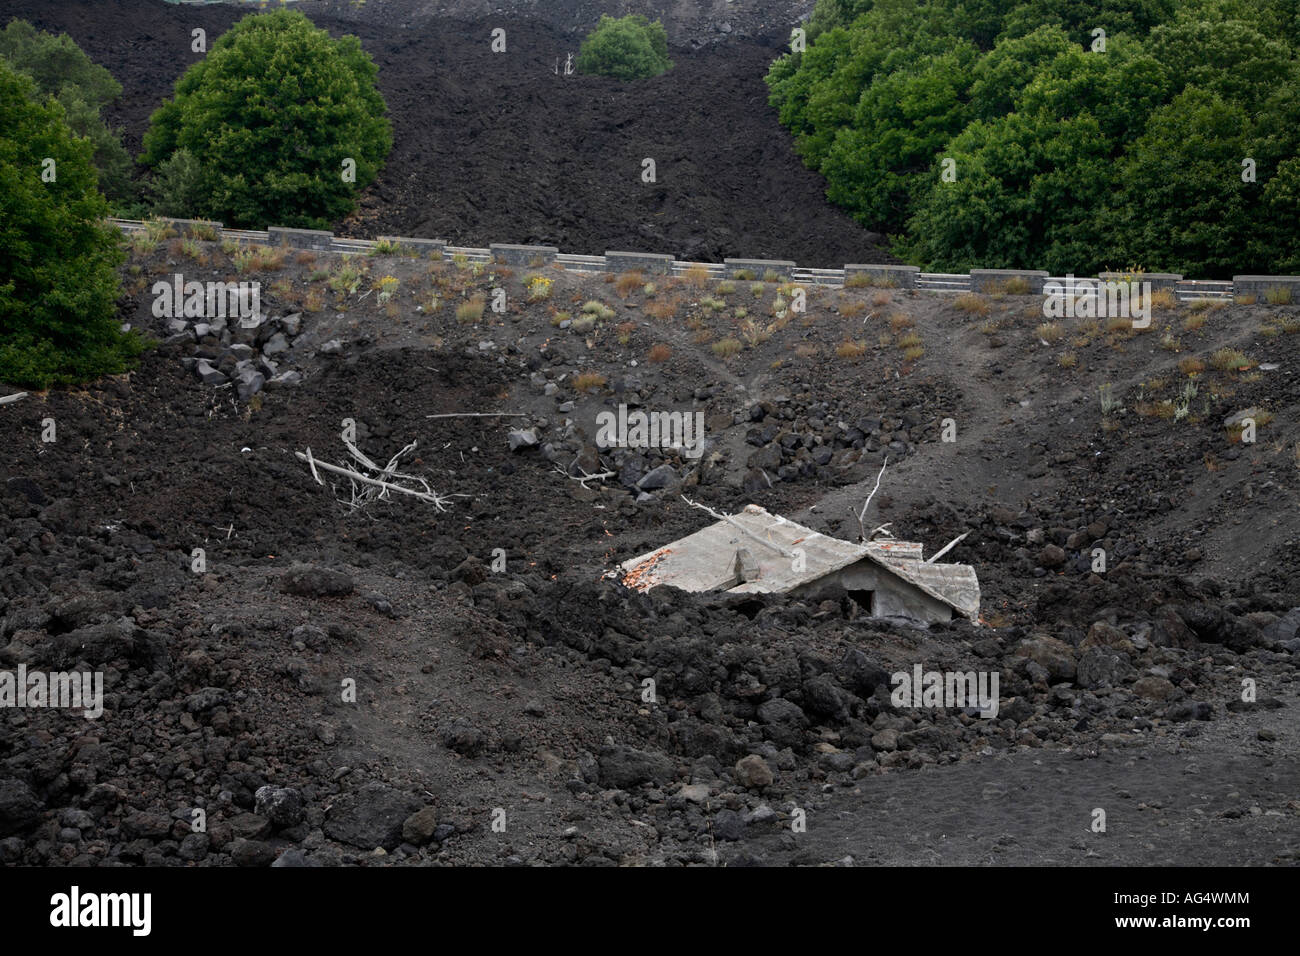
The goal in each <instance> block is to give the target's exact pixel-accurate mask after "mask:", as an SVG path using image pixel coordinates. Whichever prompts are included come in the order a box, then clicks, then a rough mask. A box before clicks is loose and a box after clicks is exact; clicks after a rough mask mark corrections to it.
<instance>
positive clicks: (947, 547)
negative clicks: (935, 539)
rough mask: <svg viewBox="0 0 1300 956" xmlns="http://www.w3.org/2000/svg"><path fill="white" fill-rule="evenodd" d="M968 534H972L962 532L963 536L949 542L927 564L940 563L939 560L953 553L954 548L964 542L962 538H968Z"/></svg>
mask: <svg viewBox="0 0 1300 956" xmlns="http://www.w3.org/2000/svg"><path fill="white" fill-rule="evenodd" d="M968 534H970V532H969V531H964V532H962V533H961V534H959V535H957V537H955V538H953V539H952V540H951V541H949V542H948V543H947V544H945V545H944V546H943V547H942V548H940V549H939V550H938V551H936V552H935V553H934V554H932V555H931V556H930V557H929V558H927V559H926V562H925V563H926V564H933V563H934V562H936V561H938V560H939V559H940V558H942V557H943V556H944V555H945V554H947V553H948V552H949V551H951V550H952V549H953V548H955V547H956V546H957V544H958V543H959V542H960V541H961V540H962V538H964V537H966V535H968Z"/></svg>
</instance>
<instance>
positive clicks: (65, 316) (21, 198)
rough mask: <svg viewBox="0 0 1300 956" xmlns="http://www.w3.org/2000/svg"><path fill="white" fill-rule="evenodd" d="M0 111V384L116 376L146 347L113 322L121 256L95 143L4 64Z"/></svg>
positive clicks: (42, 385) (0, 74) (34, 385)
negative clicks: (45, 166)
mask: <svg viewBox="0 0 1300 956" xmlns="http://www.w3.org/2000/svg"><path fill="white" fill-rule="evenodd" d="M0 116H3V117H4V123H3V125H0V210H2V211H3V214H2V215H0V381H4V382H7V383H10V384H13V385H25V386H29V387H32V388H48V387H49V386H51V385H71V384H76V383H80V382H84V381H87V380H89V379H93V378H96V377H98V376H101V375H110V374H116V373H119V372H123V371H125V370H126V369H128V368H130V367H131V365H133V364H134V362H133V359H134V358H135V357H136V356H138V355H139V353H140V352H141V350H142V349H143V347H144V343H143V342H142V341H141V340H140V339H139V338H138V337H137V336H135V335H134V334H129V335H124V334H123V333H122V332H121V330H120V328H119V325H118V322H117V295H118V277H117V266H118V265H119V264H120V263H121V262H122V261H123V259H124V255H123V252H122V249H121V245H120V236H119V234H118V231H117V229H115V228H114V227H112V226H110V225H108V224H107V223H105V222H104V219H105V217H106V216H107V215H108V203H107V202H106V201H105V199H104V197H103V196H102V195H101V194H100V192H99V190H98V188H97V186H98V173H97V171H96V169H95V167H94V165H93V162H92V155H93V149H94V148H93V146H92V144H91V143H90V141H89V140H86V139H83V138H81V137H78V136H76V135H75V134H74V133H73V131H72V130H71V129H70V128H69V127H68V125H67V123H66V122H65V121H64V113H63V108H62V107H61V106H60V105H59V104H58V102H56V101H53V100H46V101H43V102H42V101H41V100H40V99H38V97H37V94H36V86H35V84H34V83H33V82H32V81H31V80H30V79H28V78H27V77H26V76H23V75H21V74H19V73H17V72H16V71H15V70H13V69H12V68H11V67H10V66H9V65H8V63H7V61H4V60H0ZM46 157H49V158H51V159H53V160H54V161H55V168H56V169H57V173H58V175H57V179H56V180H55V181H54V182H50V183H46V182H42V181H41V177H40V170H41V169H42V165H41V163H42V160H44V159H45V158H46Z"/></svg>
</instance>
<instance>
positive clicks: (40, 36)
mask: <svg viewBox="0 0 1300 956" xmlns="http://www.w3.org/2000/svg"><path fill="white" fill-rule="evenodd" d="M0 57H3V58H4V59H6V60H8V61H9V64H10V65H11V66H12V67H13V68H14V69H15V70H17V71H18V72H20V73H23V74H26V75H27V76H28V77H30V78H31V79H32V80H33V82H34V83H35V84H36V90H37V92H38V94H39V95H41V96H53V97H55V98H56V99H58V101H59V103H60V104H61V105H62V106H63V112H64V116H65V119H66V121H67V123H68V125H69V126H70V127H71V128H72V131H73V132H74V133H76V134H77V135H78V136H84V137H86V138H87V139H89V140H90V142H91V145H92V148H93V150H94V152H93V161H94V164H95V169H96V170H98V175H99V187H100V189H101V190H103V192H104V193H105V194H106V195H107V196H108V197H109V198H110V199H112V200H114V201H116V202H118V203H130V202H132V201H134V200H135V199H137V198H138V195H139V190H138V188H137V187H136V184H135V183H134V182H133V181H132V178H131V174H132V169H133V167H132V164H131V158H130V156H128V155H127V152H126V149H125V148H124V147H123V146H122V137H121V134H120V133H119V132H117V131H114V130H111V129H109V128H108V126H107V124H105V123H104V121H103V119H102V118H101V117H100V111H101V110H102V109H103V108H104V107H105V106H107V105H108V104H109V103H111V102H113V101H114V100H116V99H117V98H118V97H119V96H121V95H122V86H121V84H120V83H118V82H117V80H115V79H114V78H113V75H112V74H111V73H109V72H108V70H106V69H104V68H103V67H102V66H99V65H98V64H97V63H94V62H92V61H91V59H90V57H88V56H86V54H85V53H83V52H82V51H81V49H80V48H79V47H78V46H77V45H76V44H75V43H73V42H72V39H71V38H70V37H68V36H66V35H60V36H54V35H53V34H49V33H40V32H38V31H37V30H36V28H35V27H33V26H32V25H31V24H30V23H28V22H27V21H25V20H11V21H9V24H8V25H7V26H6V27H5V28H4V30H0Z"/></svg>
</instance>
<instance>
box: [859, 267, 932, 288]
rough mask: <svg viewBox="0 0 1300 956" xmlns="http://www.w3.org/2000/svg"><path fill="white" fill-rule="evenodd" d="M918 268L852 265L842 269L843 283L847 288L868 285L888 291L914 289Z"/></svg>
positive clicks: (919, 271) (918, 273)
mask: <svg viewBox="0 0 1300 956" xmlns="http://www.w3.org/2000/svg"><path fill="white" fill-rule="evenodd" d="M920 274H921V269H920V267H919V266H891V265H875V264H862V263H854V264H852V265H846V266H845V267H844V283H845V285H848V286H855V285H870V286H880V287H883V288H888V289H915V288H916V277H917V276H919V275H920Z"/></svg>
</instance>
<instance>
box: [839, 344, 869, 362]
mask: <svg viewBox="0 0 1300 956" xmlns="http://www.w3.org/2000/svg"><path fill="white" fill-rule="evenodd" d="M835 354H836V355H838V356H839V357H840V358H842V359H860V358H862V356H864V355H866V354H867V343H866V342H854V341H852V340H850V339H845V340H844V341H843V342H841V343H840V344H839V345H837V346H835Z"/></svg>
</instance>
